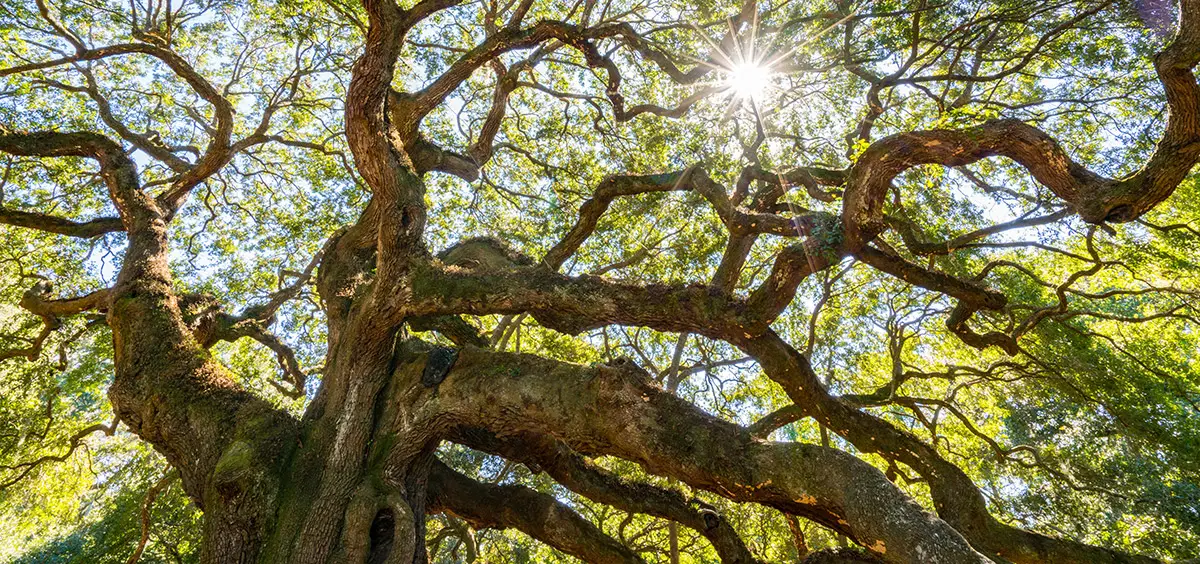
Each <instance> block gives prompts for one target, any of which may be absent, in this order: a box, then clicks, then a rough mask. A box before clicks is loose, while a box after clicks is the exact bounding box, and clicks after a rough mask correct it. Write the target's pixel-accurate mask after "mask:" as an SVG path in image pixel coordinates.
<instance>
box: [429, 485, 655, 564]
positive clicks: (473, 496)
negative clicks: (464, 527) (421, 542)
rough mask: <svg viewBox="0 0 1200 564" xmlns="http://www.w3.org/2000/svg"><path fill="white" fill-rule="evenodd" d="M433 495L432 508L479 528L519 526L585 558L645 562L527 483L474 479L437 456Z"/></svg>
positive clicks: (600, 562) (609, 563)
mask: <svg viewBox="0 0 1200 564" xmlns="http://www.w3.org/2000/svg"><path fill="white" fill-rule="evenodd" d="M429 496H430V498H429V509H430V510H431V511H433V512H449V513H453V514H454V515H456V516H458V517H460V518H462V519H465V520H466V521H467V522H469V523H471V525H472V526H474V527H475V528H477V529H509V528H512V529H517V530H519V531H521V532H523V533H525V534H527V535H529V536H531V537H533V538H535V539H537V540H539V541H541V542H543V543H545V544H547V545H549V546H552V547H554V548H556V549H558V550H561V551H562V552H565V553H567V554H570V555H571V556H574V557H576V558H579V559H580V560H583V561H584V562H595V563H597V564H641V563H642V562H644V561H643V560H642V559H641V558H640V557H638V556H637V554H635V553H634V552H633V551H632V550H630V549H628V548H626V547H625V546H622V545H621V544H620V543H618V542H617V541H616V540H614V539H613V538H612V537H609V536H608V535H605V534H604V532H603V531H601V530H600V529H598V528H596V526H595V525H593V524H591V523H590V522H588V520H587V519H584V518H583V517H582V516H580V515H579V514H578V513H576V512H575V511H574V510H572V509H571V508H570V507H567V506H566V505H564V504H563V503H562V502H560V501H558V500H557V499H554V497H553V496H550V495H547V494H544V493H540V492H537V491H535V490H532V489H529V488H527V487H525V486H518V485H508V486H498V485H494V484H484V483H481V482H476V481H475V480H472V479H470V478H468V477H467V476H464V475H463V474H461V473H459V472H457V471H455V470H454V469H452V468H450V467H449V466H446V465H445V464H443V463H442V462H441V461H434V463H433V466H432V468H430V471H429Z"/></svg>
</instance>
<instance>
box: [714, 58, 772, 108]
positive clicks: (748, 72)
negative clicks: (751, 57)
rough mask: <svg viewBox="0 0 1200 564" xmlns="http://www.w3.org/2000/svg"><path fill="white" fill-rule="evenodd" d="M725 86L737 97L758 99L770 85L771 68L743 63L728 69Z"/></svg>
mask: <svg viewBox="0 0 1200 564" xmlns="http://www.w3.org/2000/svg"><path fill="white" fill-rule="evenodd" d="M725 80H726V86H727V87H728V88H729V90H730V91H732V92H733V93H734V95H736V96H737V97H739V98H746V99H750V100H759V99H761V98H762V97H763V95H764V94H766V92H767V87H769V86H770V85H771V70H770V69H768V68H767V67H765V66H762V65H759V64H755V63H744V64H739V65H736V66H734V67H733V68H732V69H729V75H728V77H727V78H726V79H725Z"/></svg>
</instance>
